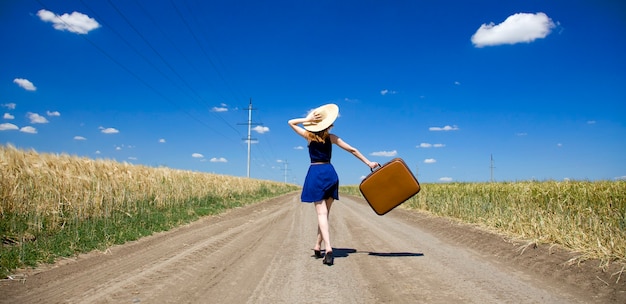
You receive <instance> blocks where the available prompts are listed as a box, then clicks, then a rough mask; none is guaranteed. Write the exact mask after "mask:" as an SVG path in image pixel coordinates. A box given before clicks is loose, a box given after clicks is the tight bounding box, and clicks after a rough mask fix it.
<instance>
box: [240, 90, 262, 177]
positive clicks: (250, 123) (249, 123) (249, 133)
mask: <svg viewBox="0 0 626 304" xmlns="http://www.w3.org/2000/svg"><path fill="white" fill-rule="evenodd" d="M244 110H248V122H247V123H244V124H243V125H248V137H246V138H243V139H244V140H245V141H247V142H248V170H247V176H248V178H250V144H251V142H252V141H253V140H256V138H252V125H255V126H258V125H260V124H258V123H253V122H252V110H256V109H253V108H252V98H250V104H249V105H248V108H247V109H244ZM240 125H242V124H240Z"/></svg>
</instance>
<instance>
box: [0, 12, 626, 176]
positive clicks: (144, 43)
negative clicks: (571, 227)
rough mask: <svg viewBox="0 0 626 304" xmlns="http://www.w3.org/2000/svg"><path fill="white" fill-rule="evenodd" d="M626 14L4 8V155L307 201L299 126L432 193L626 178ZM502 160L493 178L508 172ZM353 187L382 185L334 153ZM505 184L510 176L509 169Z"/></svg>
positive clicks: (0, 55) (0, 80) (0, 127)
mask: <svg viewBox="0 0 626 304" xmlns="http://www.w3.org/2000/svg"><path fill="white" fill-rule="evenodd" d="M625 12H626V4H624V3H623V2H622V1H578V0H573V1H565V0H562V1H546V0H542V1H532V0H531V1H528V0H523V1H522V0H512V1H500V0H498V1H460V0H459V1H247V0H246V1H199V0H182V1H142V0H133V1H118V0H110V1H87V0H82V1H73V0H68V1H51V0H24V1H2V2H1V4H0V23H1V26H0V31H1V37H2V42H3V43H2V44H3V46H2V47H1V48H0V115H2V118H1V120H0V143H1V144H12V145H14V146H16V147H18V148H22V149H34V150H36V151H38V152H51V153H66V154H70V155H77V156H81V157H88V158H94V159H111V160H116V161H120V162H129V163H132V164H141V165H148V166H167V167H171V168H176V169H183V170H194V171H202V172H214V173H218V174H226V175H235V176H246V175H247V155H248V154H247V151H248V145H247V143H246V141H245V138H247V136H248V133H247V132H248V130H247V126H246V123H247V122H248V111H246V110H245V109H246V108H247V107H248V106H249V102H250V100H252V105H253V108H254V110H253V111H252V122H253V123H254V125H253V130H252V133H251V137H252V138H253V139H254V141H253V143H252V144H251V166H250V176H251V177H252V178H260V179H268V180H276V181H285V180H286V181H288V182H293V183H297V184H301V183H302V181H303V179H304V176H305V174H306V170H307V167H308V155H307V150H306V149H304V148H305V147H306V142H305V141H304V140H303V139H302V138H300V137H299V136H297V135H296V134H295V133H293V131H292V130H291V129H290V128H289V126H288V125H287V120H289V119H291V118H295V117H300V116H303V115H306V113H307V111H309V110H310V109H312V108H315V107H317V106H320V105H323V104H326V103H336V104H337V105H339V107H340V117H339V118H338V120H337V122H336V123H335V128H334V129H333V132H334V133H336V134H337V135H339V136H340V137H342V138H343V139H344V140H345V141H347V142H348V143H350V144H351V145H353V146H355V147H356V148H358V149H359V150H360V151H361V152H362V153H363V154H365V155H366V156H367V157H368V158H370V159H371V160H373V161H378V162H380V163H385V162H387V161H389V160H391V159H392V158H394V157H400V158H402V159H404V160H405V161H406V162H407V164H408V165H409V166H410V168H411V170H413V172H414V174H415V175H417V177H418V179H419V180H420V182H423V183H430V182H450V181H453V182H478V181H489V180H490V179H491V176H492V175H491V172H493V178H494V180H496V181H518V180H529V179H535V180H548V179H553V180H563V179H575V180H582V179H584V180H615V179H625V178H626V156H625V155H626V153H624V152H625V151H626V140H625V138H626V125H625V123H626V56H625V55H624V54H626V13H625ZM492 156H493V163H492V162H491V157H492ZM333 163H334V165H335V167H336V168H337V171H338V173H339V176H340V180H341V183H342V184H344V185H352V184H358V183H359V182H360V179H361V178H362V177H363V176H365V175H367V174H368V173H369V168H368V167H366V166H365V165H364V164H362V163H361V162H360V161H359V160H357V159H356V158H354V157H353V156H351V155H349V154H348V153H346V152H344V151H342V150H340V149H338V148H335V151H334V155H333ZM492 165H493V166H494V168H493V171H492V170H491V168H490V167H491V166H492Z"/></svg>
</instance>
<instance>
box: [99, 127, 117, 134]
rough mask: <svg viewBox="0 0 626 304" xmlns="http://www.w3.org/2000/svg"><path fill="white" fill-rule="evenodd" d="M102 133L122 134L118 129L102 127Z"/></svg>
mask: <svg viewBox="0 0 626 304" xmlns="http://www.w3.org/2000/svg"><path fill="white" fill-rule="evenodd" d="M99 129H100V132H102V133H104V134H117V133H120V131H119V130H118V129H115V128H105V127H100V128H99Z"/></svg>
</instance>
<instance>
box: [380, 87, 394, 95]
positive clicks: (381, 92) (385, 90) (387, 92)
mask: <svg viewBox="0 0 626 304" xmlns="http://www.w3.org/2000/svg"><path fill="white" fill-rule="evenodd" d="M396 93H397V92H396V91H390V90H387V89H384V90H382V91H380V95H383V96H385V95H387V94H392V95H393V94H396Z"/></svg>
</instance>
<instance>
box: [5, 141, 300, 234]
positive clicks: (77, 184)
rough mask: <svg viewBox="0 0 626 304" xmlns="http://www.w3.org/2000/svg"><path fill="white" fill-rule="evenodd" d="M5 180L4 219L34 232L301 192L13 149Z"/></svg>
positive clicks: (275, 184)
mask: <svg viewBox="0 0 626 304" xmlns="http://www.w3.org/2000/svg"><path fill="white" fill-rule="evenodd" d="M0 174H1V176H0V177H1V178H0V199H1V202H0V215H4V214H9V213H10V214H28V215H30V217H31V219H32V223H31V225H33V226H34V227H31V229H32V228H34V229H35V230H38V229H39V228H41V225H42V223H43V219H45V220H46V222H49V223H51V224H52V225H56V224H59V221H61V220H62V219H67V218H68V217H69V218H72V219H76V220H79V221H80V220H84V219H89V218H91V217H106V216H108V215H109V214H110V213H111V212H115V211H123V212H126V210H132V208H133V206H135V204H136V203H137V202H149V203H150V204H153V205H155V206H157V207H161V206H169V205H176V204H181V203H183V202H185V201H187V200H189V199H191V198H204V197H215V198H220V199H222V200H224V201H228V199H230V198H233V197H237V196H239V195H242V194H249V193H255V192H256V191H270V192H274V193H284V192H286V191H289V190H295V189H296V188H297V187H295V186H294V185H288V184H283V183H278V182H272V181H266V180H257V179H249V178H243V177H234V176H226V175H217V174H209V173H200V172H192V171H184V170H175V169H169V168H153V167H147V166H140V165H131V164H128V163H119V162H115V161H110V160H92V159H88V158H81V157H76V156H70V155H67V154H61V155H57V154H45V153H41V154H40V153H37V152H35V151H33V150H31V151H23V150H19V149H16V148H15V147H13V146H10V145H9V146H2V147H0ZM285 189H287V190H285ZM70 215H71V216H70Z"/></svg>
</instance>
